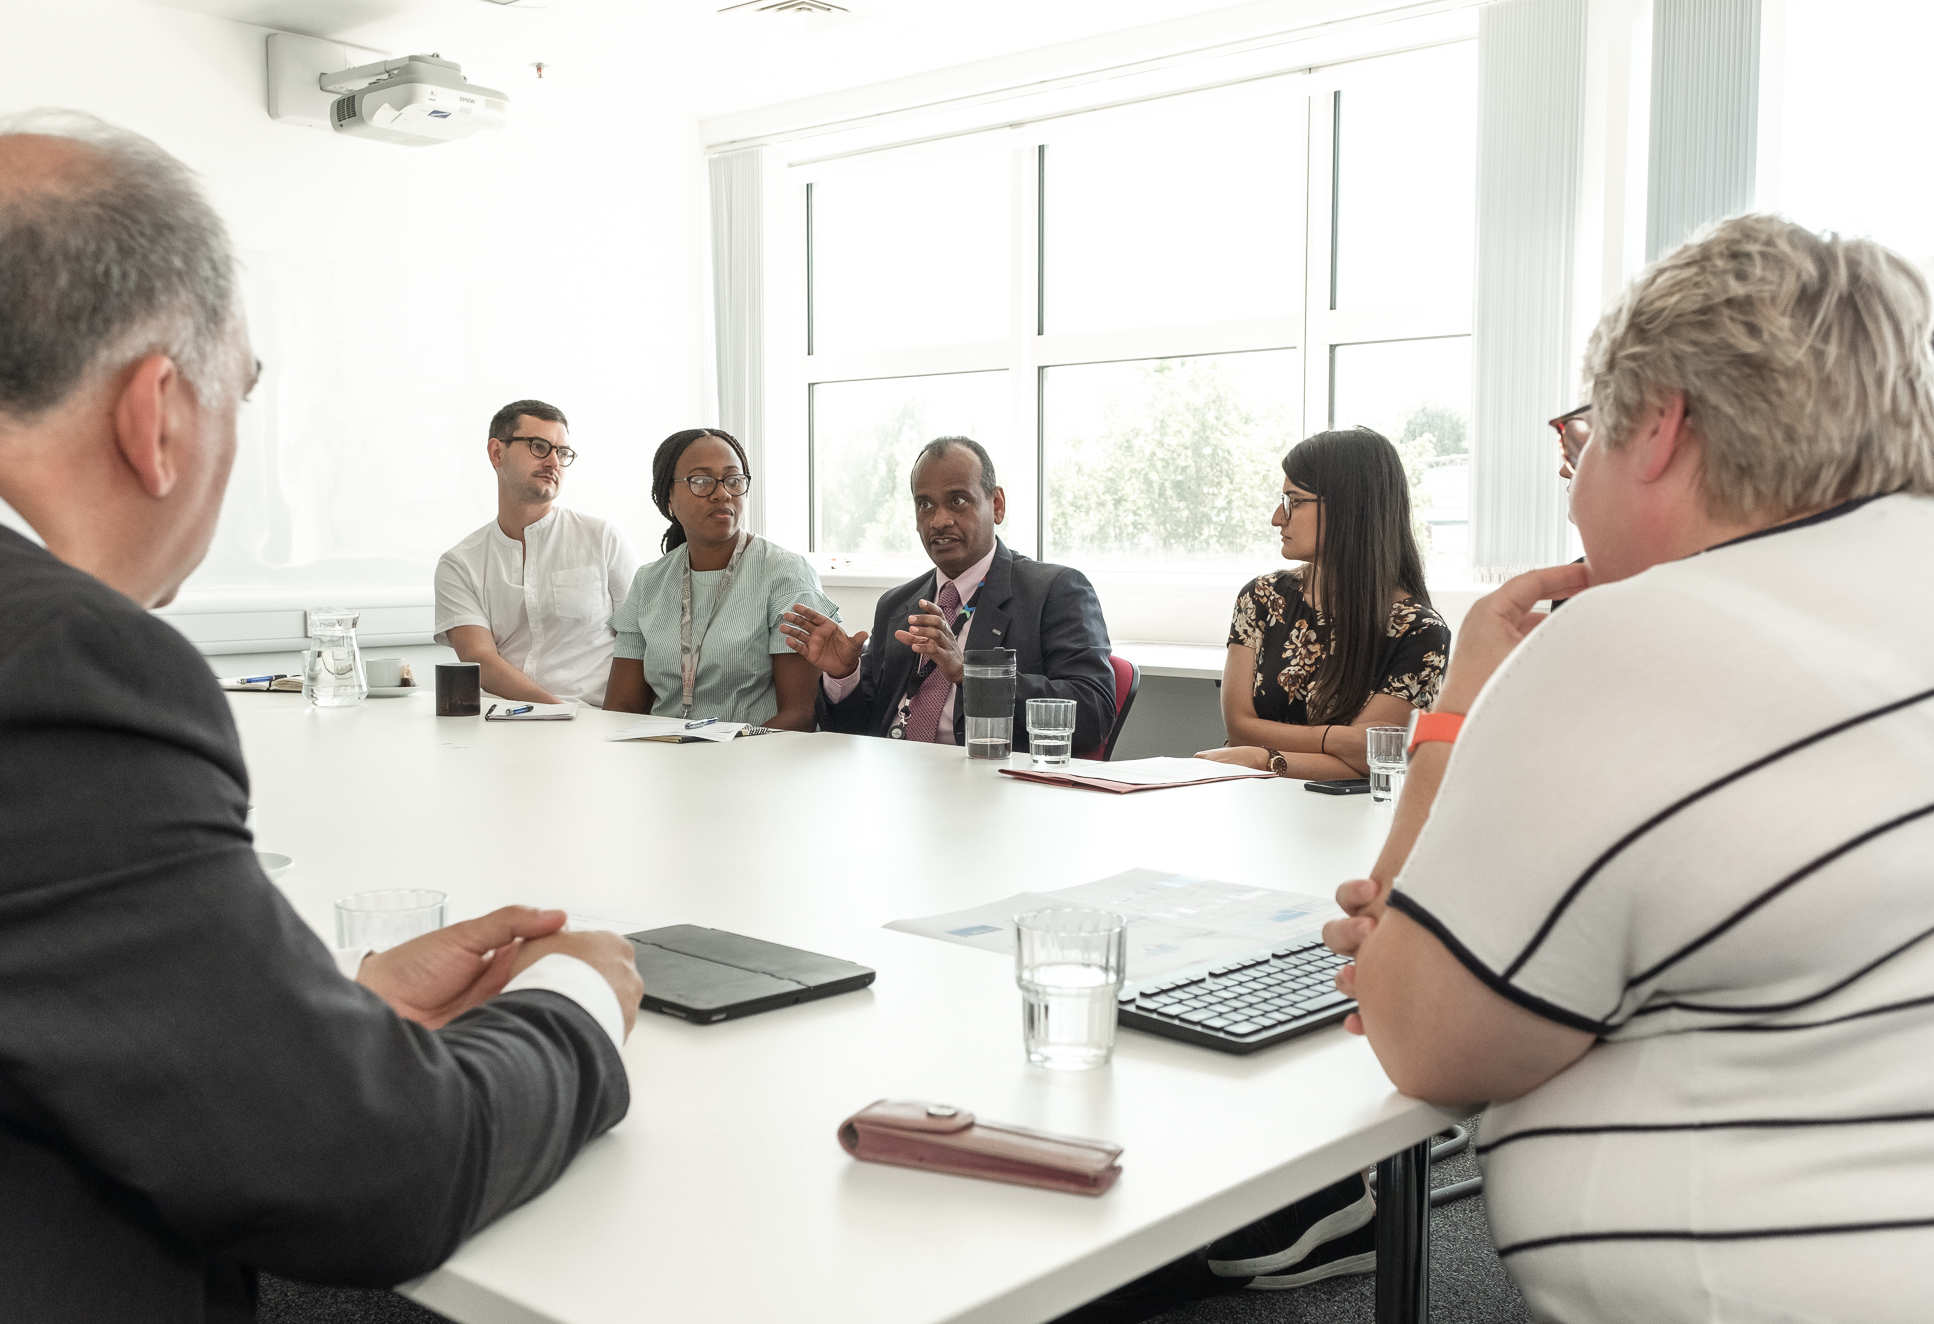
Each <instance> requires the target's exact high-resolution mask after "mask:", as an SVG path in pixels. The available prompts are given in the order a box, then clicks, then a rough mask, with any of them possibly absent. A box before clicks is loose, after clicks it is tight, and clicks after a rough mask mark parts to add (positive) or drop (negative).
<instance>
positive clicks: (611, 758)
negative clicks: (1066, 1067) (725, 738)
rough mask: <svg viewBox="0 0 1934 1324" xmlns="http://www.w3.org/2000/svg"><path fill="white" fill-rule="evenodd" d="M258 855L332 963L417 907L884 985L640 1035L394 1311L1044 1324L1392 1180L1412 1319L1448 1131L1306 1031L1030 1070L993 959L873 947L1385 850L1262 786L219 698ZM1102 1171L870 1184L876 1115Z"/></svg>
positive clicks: (781, 741)
mask: <svg viewBox="0 0 1934 1324" xmlns="http://www.w3.org/2000/svg"><path fill="white" fill-rule="evenodd" d="M231 704H232V707H233V709H234V712H235V715H236V719H237V723H238V725H239V727H240V730H241V735H242V743H243V747H244V750H245V752H246V754H247V758H248V765H249V770H250V775H251V781H252V787H253V794H252V798H253V800H254V803H255V815H254V827H255V834H256V844H257V846H258V847H259V848H260V849H262V850H264V851H276V852H281V853H283V854H287V855H289V856H291V857H292V859H293V861H294V863H293V865H292V866H291V867H290V868H289V870H288V871H287V872H286V873H284V874H283V875H282V876H281V877H280V878H279V879H278V883H279V884H280V885H281V886H282V888H283V889H284V891H285V892H286V893H287V895H288V896H289V897H290V899H291V900H292V901H293V903H294V904H295V906H296V908H297V910H298V911H299V912H300V913H301V914H302V915H303V916H304V918H305V919H307V920H308V921H309V922H310V923H311V924H312V925H314V926H315V927H316V929H317V930H318V932H320V933H322V934H323V935H324V937H325V939H326V940H327V939H328V938H329V937H330V935H331V926H332V924H333V920H332V911H331V903H332V901H333V900H334V898H336V897H338V896H342V895H344V894H346V893H349V892H354V891H361V890H365V889H368V888H376V887H390V886H436V887H440V888H443V889H444V890H446V891H447V892H448V893H449V895H450V918H452V919H457V918H463V917H465V916H468V915H471V914H477V913H481V912H483V911H487V910H489V909H491V908H493V907H495V906H498V905H501V904H505V903H508V902H513V901H520V902H529V903H533V904H540V905H552V906H562V907H564V908H566V909H569V910H571V911H573V912H574V913H575V914H580V915H591V916H597V917H600V918H602V919H608V920H611V921H614V922H617V923H621V924H625V925H631V926H636V927H639V928H643V927H651V926H656V925H662V924H673V923H691V924H703V925H711V926H713V927H717V928H725V929H732V930H735V931H738V932H743V933H748V934H751V935H753V936H756V937H760V938H766V939H770V940H773V941H777V942H782V943H788V944H791V945H794V946H798V947H805V948H809V949H812V950H816V951H822V952H826V953H828V954H830V955H834V956H839V957H844V958H846V959H849V960H855V961H860V962H863V963H865V964H867V965H870V966H872V967H874V968H875V969H876V970H877V971H878V972H879V976H878V979H877V980H876V982H875V983H874V984H873V986H872V987H871V988H868V989H865V990H862V991H860V992H857V993H849V994H844V995H841V996H838V997H834V998H829V999H826V1000H824V1001H819V1002H814V1003H807V1004H802V1005H799V1006H795V1007H790V1008H786V1009H783V1010H780V1011H775V1012H770V1013H766V1014H762V1015H758V1016H752V1017H748V1018H746V1019H744V1020H735V1021H727V1022H723V1023H720V1024H717V1025H711V1026H703V1027H701V1026H694V1025H690V1024H687V1023H685V1022H683V1021H679V1020H674V1019H671V1018H668V1017H662V1016H649V1015H642V1014H641V1016H640V1019H639V1021H638V1025H637V1028H636V1030H635V1031H634V1032H633V1033H632V1035H631V1037H630V1039H629V1041H628V1042H627V1043H626V1045H625V1048H624V1060H625V1064H626V1068H627V1070H628V1072H629V1075H630V1082H631V1095H632V1102H631V1110H630V1114H629V1115H628V1116H627V1117H626V1118H625V1120H624V1121H623V1122H621V1123H620V1124H619V1125H618V1126H617V1127H616V1128H614V1129H613V1130H612V1131H611V1132H610V1133H609V1134H608V1135H606V1136H605V1137H603V1138H601V1139H599V1140H597V1141H594V1142H593V1143H592V1144H591V1145H590V1146H589V1147H588V1148H587V1149H586V1150H585V1151H584V1152H583V1154H582V1155H580V1156H579V1158H578V1159H577V1161H576V1162H575V1163H573V1164H572V1166H571V1167H570V1169H569V1170H568V1171H567V1172H566V1173H565V1174H564V1176H563V1177H562V1178H561V1179H560V1180H559V1181H558V1182H557V1184H556V1185H555V1186H554V1187H553V1188H552V1189H550V1190H549V1191H547V1192H546V1193H545V1194H544V1195H542V1196H540V1197H539V1198H537V1199H536V1200H534V1201H532V1202H531V1203H529V1204H528V1205H526V1206H524V1207H523V1208H521V1209H517V1210H515V1211H513V1212H511V1213H510V1214H508V1215H506V1216H505V1217H504V1218H502V1219H500V1220H499V1221H498V1222H496V1223H495V1224H493V1225H492V1226H490V1227H488V1228H486V1229H485V1230H484V1231H482V1232H480V1233H479V1234H478V1235H477V1236H475V1237H473V1238H472V1239H471V1240H470V1241H469V1242H468V1243H466V1244H465V1245H464V1246H463V1247H462V1248H461V1249H460V1250H459V1251H458V1252H457V1253H456V1255H455V1256H454V1257H452V1258H451V1259H450V1260H449V1262H448V1263H446V1264H445V1265H444V1266H443V1267H442V1268H440V1269H438V1270H437V1271H435V1272H434V1273H431V1274H429V1275H428V1276H426V1277H424V1278H422V1279H420V1280H418V1281H416V1282H414V1283H412V1284H409V1285H407V1286H406V1287H405V1288H404V1289H403V1290H404V1291H405V1292H406V1294H407V1295H409V1296H411V1297H413V1298H415V1299H416V1300H418V1301H420V1302H422V1303H423V1304H425V1305H427V1306H430V1307H431V1308H433V1309H436V1310H439V1311H441V1312H443V1313H445V1314H447V1315H450V1316H453V1317H454V1318H456V1319H459V1320H464V1321H474V1322H476V1324H530V1322H532V1321H558V1322H561V1324H577V1322H579V1321H585V1322H588V1321H593V1320H609V1319H651V1320H668V1321H688V1320H708V1319H722V1318H730V1319H783V1320H787V1321H800V1322H804V1321H829V1322H831V1321H838V1322H839V1324H869V1322H872V1321H878V1322H879V1324H889V1322H890V1324H908V1322H910V1321H935V1322H938V1321H1028V1320H1044V1319H1049V1318H1051V1317H1053V1316H1054V1315H1056V1314H1058V1313H1060V1312H1062V1311H1065V1310H1068V1309H1071V1308H1073V1307H1074V1306H1076V1305H1079V1304H1080V1303H1082V1302H1084V1301H1087V1300H1090V1299H1092V1298H1093V1297H1096V1296H1098V1295H1100V1294H1101V1293H1103V1292H1105V1291H1107V1290H1108V1289H1110V1288H1113V1287H1115V1286H1118V1285H1119V1284H1121V1283H1123V1282H1126V1281H1128V1280H1129V1279H1131V1278H1134V1277H1136V1276H1138V1275H1140V1274H1142V1273H1145V1272H1147V1271H1148V1270H1150V1269H1152V1268H1154V1267H1156V1266H1158V1265H1160V1264H1162V1263H1165V1262H1166V1261H1167V1260H1169V1259H1172V1258H1174V1257H1175V1256H1177V1255H1179V1254H1182V1253H1184V1252H1185V1251H1187V1250H1188V1249H1190V1248H1192V1247H1194V1246H1197V1245H1200V1244H1202V1243H1203V1242H1204V1241H1206V1240H1208V1239H1210V1238H1212V1237H1215V1236H1218V1235H1221V1234H1222V1233H1224V1232H1226V1231H1229V1230H1232V1229H1234V1228H1236V1227H1239V1226H1242V1225H1243V1224H1245V1223H1247V1222H1249V1221H1251V1220H1253V1219H1254V1218H1256V1217H1258V1216H1260V1215H1262V1214H1264V1213H1266V1212H1268V1211H1270V1210H1272V1209H1275V1208H1277V1207H1279V1206H1281V1205H1283V1204H1285V1203H1287V1202H1288V1201H1289V1200H1292V1199H1295V1198H1298V1197H1300V1196H1302V1195H1306V1194H1309V1193H1310V1192H1312V1191H1314V1190H1316V1189H1318V1188H1320V1187H1322V1186H1324V1185H1327V1184H1328V1183H1330V1182H1333V1181H1336V1180H1337V1179H1339V1178H1341V1177H1343V1176H1345V1175H1346V1174H1348V1173H1349V1172H1351V1171H1354V1170H1357V1169H1361V1168H1365V1167H1368V1166H1370V1165H1372V1164H1375V1163H1378V1162H1379V1161H1384V1162H1383V1166H1382V1169H1381V1177H1380V1182H1381V1186H1380V1195H1381V1196H1382V1205H1383V1208H1382V1210H1381V1211H1380V1214H1379V1227H1378V1235H1379V1251H1380V1254H1379V1260H1380V1263H1381V1264H1382V1265H1383V1266H1384V1267H1383V1271H1382V1272H1381V1273H1380V1274H1379V1283H1378V1298H1379V1300H1378V1313H1379V1318H1381V1319H1386V1320H1396V1319H1405V1318H1416V1317H1418V1312H1419V1311H1420V1310H1422V1309H1424V1308H1425V1303H1426V1302H1427V1281H1426V1280H1425V1277H1424V1264H1423V1258H1424V1255H1425V1246H1424V1239H1423V1235H1422V1233H1423V1228H1424V1219H1425V1217H1426V1212H1425V1209H1424V1204H1423V1190H1422V1184H1423V1181H1424V1174H1422V1172H1421V1168H1422V1166H1423V1165H1424V1164H1427V1154H1428V1147H1427V1146H1428V1139H1429V1137H1430V1136H1431V1135H1432V1134H1433V1133H1434V1132H1436V1131H1438V1130H1439V1129H1441V1128H1442V1127H1443V1126H1444V1125H1445V1124H1446V1115H1445V1114H1443V1113H1441V1112H1439V1111H1438V1110H1436V1109H1434V1108H1432V1107H1429V1106H1428V1105H1425V1104H1423V1103H1420V1102H1418V1101H1416V1100H1413V1099H1409V1098H1406V1097H1404V1096H1402V1095H1399V1094H1397V1093H1396V1092H1395V1091H1394V1090H1393V1089H1392V1088H1391V1086H1390V1084H1389V1082H1388V1080H1387V1079H1386V1078H1385V1077H1384V1075H1383V1073H1382V1071H1381V1069H1380V1068H1379V1067H1378V1065H1377V1063H1376V1060H1375V1058H1374V1057H1373V1056H1372V1055H1371V1053H1370V1051H1369V1049H1368V1047H1367V1046H1366V1045H1365V1044H1364V1043H1363V1041H1362V1040H1361V1039H1358V1038H1356V1037H1354V1036H1350V1035H1347V1034H1345V1033H1344V1032H1343V1031H1342V1030H1340V1029H1328V1030H1322V1031H1318V1032H1316V1033H1313V1034H1310V1035H1308V1036H1305V1037H1303V1038H1301V1039H1298V1040H1295V1041H1293V1042H1291V1043H1288V1044H1284V1045H1280V1046H1278V1047H1276V1048H1272V1049H1268V1050H1264V1051H1262V1052H1260V1053H1257V1054H1254V1055H1252V1056H1249V1057H1238V1056H1232V1055H1227V1054H1222V1053H1217V1052H1213V1051H1210V1050H1205V1049H1201V1048H1196V1047H1191V1046H1188V1045H1184V1044H1180V1043H1176V1042H1173V1041H1170V1040H1167V1039H1162V1038H1159V1037H1155V1036H1151V1035H1146V1034H1140V1033H1136V1032H1133V1031H1123V1032H1122V1033H1121V1035H1120V1037H1119V1039H1118V1040H1117V1047H1116V1051H1115V1056H1114V1060H1113V1062H1112V1063H1111V1064H1110V1065H1109V1066H1107V1067H1105V1068H1103V1069H1099V1070H1095V1071H1088V1072H1077V1073H1059V1072H1051V1071H1047V1070H1045V1069H1042V1068H1038V1067H1031V1066H1029V1065H1028V1064H1027V1062H1026V1060H1025V1058H1024V1056H1023V1054H1022V1051H1021V1035H1020V1013H1019V993H1018V991H1017V990H1016V988H1015V986H1014V979H1013V968H1012V961H1011V959H1005V960H1004V959H1002V958H1000V957H998V956H996V955H993V954H991V953H988V952H984V951H978V950H974V949H970V948H966V947H961V946H956V945H953V944H949V943H943V942H938V941H934V940H931V939H927V938H922V937H916V936H914V935H911V934H907V933H902V932H898V931H893V930H888V929H885V928H883V927H881V926H882V925H884V924H885V923H886V922H887V921H889V920H893V919H899V918H906V917H911V916H918V915H926V914H932V913H937V912H942V911H947V910H954V909H960V908H963V907H967V906H971V905H977V904H980V903H983V902H986V901H991V900H996V899H998V898H1001V897H1004V896H1007V895H1009V894H1012V893H1015V892H1020V891H1026V890H1048V889H1053V888H1058V887H1066V886H1070V885H1073V884H1077V883H1082V882H1088V881H1091V880H1094V879H1097V878H1101V877H1104V876H1107V875H1110V874H1114V873H1117V872H1119V871H1121V870H1124V869H1129V868H1135V867H1148V868H1155V869H1166V870H1172V871H1175V872H1186V873H1190V874H1193V875H1196V876H1200V877H1207V878H1216V879H1222V880H1226V881H1230V882H1240V883H1252V884H1262V885H1269V886H1277V887H1282V888H1286V889H1289V890H1293V891H1301V892H1311V893H1316V894H1319V895H1327V894H1328V892H1329V891H1330V890H1331V889H1332V888H1333V887H1334V886H1335V884H1336V883H1337V882H1338V881H1340V880H1342V879H1344V878H1346V877H1352V876H1361V875H1362V873H1363V872H1364V871H1365V870H1366V869H1367V868H1368V867H1369V865H1370V863H1371V862H1372V860H1373V859H1374V858H1375V855H1376V851H1377V849H1378V846H1379V845H1380V843H1381V841H1382V837H1383V834H1384V830H1385V827H1386V823H1387V820H1386V818H1385V817H1384V811H1383V810H1382V809H1380V808H1379V807H1376V806H1373V805H1371V804H1370V802H1369V797H1368V796H1350V797H1334V796H1319V795H1310V794H1306V793H1305V792H1304V791H1303V789H1302V787H1301V785H1300V784H1298V783H1293V782H1287V781H1280V780H1275V779H1270V780H1266V781H1265V780H1257V781H1241V782H1224V783H1217V784H1212V785H1207V786H1195V787H1185V788H1180V789H1175V790H1158V791H1148V792H1142V793H1138V794H1133V795H1126V796H1115V795H1109V794H1105V793H1102V792H1097V791H1085V790H1074V789H1067V788H1060V787H1049V786H1040V785H1031V784H1028V783H1024V782H1019V781H1016V780H1014V779H1012V778H1007V777H1000V776H997V775H996V774H995V771H994V768H995V766H996V765H992V764H988V763H971V762H969V761H968V760H967V759H966V758H965V757H964V756H963V754H962V753H961V752H960V751H959V750H958V749H954V748H950V747H936V746H924V745H907V744H903V743H901V742H898V741H887V740H877V739H869V738H865V737H855V736H840V735H829V734H815V735H799V734H793V733H778V734H774V735H769V736H760V737H756V738H751V739H740V740H737V741H734V742H731V743H728V744H718V745H696V744H694V745H660V744H651V743H638V742H622V743H621V742H611V741H608V740H606V739H605V737H606V735H607V734H608V733H610V732H611V731H613V730H615V729H617V728H618V727H619V726H621V725H623V724H624V723H625V722H626V721H628V720H629V719H628V718H627V717H625V716H624V715H621V714H612V713H603V712H599V711H597V710H595V709H585V710H582V711H581V712H580V714H579V716H578V717H577V719H576V720H574V721H571V722H547V723H507V722H491V723H486V722H484V721H482V720H480V719H476V718H438V717H436V716H435V715H434V704H433V701H432V700H431V699H430V698H429V697H428V696H427V695H424V696H411V697H407V698H400V699H380V700H379V699H372V700H369V701H367V702H365V703H363V704H362V705H360V706H357V707H352V708H344V709H333V710H317V709H312V708H310V707H309V706H308V705H307V704H306V703H305V702H304V701H303V700H302V698H301V697H300V696H299V695H280V694H238V695H235V696H233V698H232V700H231ZM883 1097H885V1098H907V1099H923V1100H928V1101H935V1102H944V1103H950V1104H954V1105H957V1106H960V1107H964V1108H968V1109H971V1110H973V1111H974V1112H976V1113H977V1114H979V1115H981V1116H984V1117H987V1118H989V1119H993V1120H998V1121H1005V1122H1013V1123H1017V1124H1020V1125H1025V1126H1031V1127H1038V1128H1042V1129H1046V1130H1051V1131H1062V1132H1069V1133H1072V1134H1076V1135H1087V1136H1097V1137H1103V1138H1106V1139H1110V1140H1114V1141H1116V1142H1118V1143H1120V1144H1122V1145H1124V1146H1125V1152H1124V1154H1123V1156H1122V1169H1123V1174H1122V1177H1121V1180H1120V1181H1119V1182H1118V1183H1117V1184H1116V1186H1115V1187H1114V1189H1113V1190H1111V1191H1110V1192H1108V1193H1107V1194H1106V1195H1104V1196H1102V1197H1100V1198H1098V1199H1089V1198H1084V1197H1080V1196H1071V1195H1065V1194H1059V1193H1055V1192H1049V1191H1041V1190H1035V1189H1030V1188H1025V1187H1017V1186H1009V1185H1003V1184H998V1183H993V1182H984V1181H975V1180H970V1179H964V1178H958V1177H950V1176H943V1175H937V1174H933V1173H927V1172H921V1171H917V1170H912V1169H904V1168H893V1167H887V1166H882V1165H877V1164H863V1163H858V1162H855V1161H854V1160H853V1159H851V1158H849V1157H848V1156H847V1154H846V1153H845V1151H844V1150H842V1149H841V1148H840V1147H839V1145H838V1143H837V1141H836V1139H835V1131H836V1128H837V1126H838V1124H839V1123H840V1122H841V1121H842V1120H843V1119H844V1118H845V1117H846V1116H848V1115H849V1114H850V1113H852V1112H854V1111H855V1110H857V1109H859V1108H860V1107H862V1106H864V1105H865V1104H867V1103H869V1102H871V1101H872V1100H874V1099H877V1098H883Z"/></svg>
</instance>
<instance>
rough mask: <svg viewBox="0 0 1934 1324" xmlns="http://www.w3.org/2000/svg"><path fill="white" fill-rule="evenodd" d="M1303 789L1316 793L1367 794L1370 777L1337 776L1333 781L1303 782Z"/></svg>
mask: <svg viewBox="0 0 1934 1324" xmlns="http://www.w3.org/2000/svg"><path fill="white" fill-rule="evenodd" d="M1303 789H1304V790H1306V791H1315V792H1316V793H1317V794H1318V795H1367V794H1368V793H1369V791H1370V779H1369V778H1368V777H1338V778H1337V779H1336V780H1335V781H1327V782H1304V783H1303Z"/></svg>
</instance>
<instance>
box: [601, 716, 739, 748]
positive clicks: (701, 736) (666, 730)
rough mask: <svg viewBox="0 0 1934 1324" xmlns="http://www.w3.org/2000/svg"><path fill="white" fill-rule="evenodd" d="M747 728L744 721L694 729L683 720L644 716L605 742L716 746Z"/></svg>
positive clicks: (607, 737)
mask: <svg viewBox="0 0 1934 1324" xmlns="http://www.w3.org/2000/svg"><path fill="white" fill-rule="evenodd" d="M748 729H750V728H749V724H748V723H745V722H707V723H706V724H705V725H703V726H692V725H689V724H688V723H687V722H686V720H685V719H684V718H682V717H641V718H639V719H638V720H637V721H635V722H633V723H632V724H631V725H630V726H627V727H624V728H622V729H620V730H617V731H613V732H612V733H611V734H610V735H608V736H606V737H605V739H606V740H656V741H658V742H660V743H661V744H667V745H682V744H684V743H685V742H687V741H696V740H704V741H710V742H713V743H717V742H719V741H724V740H731V739H733V738H734V737H736V736H737V735H738V734H739V733H740V732H742V731H745V730H748Z"/></svg>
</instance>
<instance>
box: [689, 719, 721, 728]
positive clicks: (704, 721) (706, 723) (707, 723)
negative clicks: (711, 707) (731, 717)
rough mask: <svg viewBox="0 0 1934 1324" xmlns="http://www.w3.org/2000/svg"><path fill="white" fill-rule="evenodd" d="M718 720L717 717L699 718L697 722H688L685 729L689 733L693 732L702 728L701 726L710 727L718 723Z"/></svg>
mask: <svg viewBox="0 0 1934 1324" xmlns="http://www.w3.org/2000/svg"><path fill="white" fill-rule="evenodd" d="M718 720H719V719H718V718H716V717H701V718H699V719H698V720H697V721H696V722H687V723H685V729H686V730H687V731H691V730H695V729H696V728H698V727H701V726H710V725H711V724H712V723H714V722H716V721H718Z"/></svg>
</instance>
